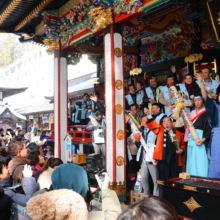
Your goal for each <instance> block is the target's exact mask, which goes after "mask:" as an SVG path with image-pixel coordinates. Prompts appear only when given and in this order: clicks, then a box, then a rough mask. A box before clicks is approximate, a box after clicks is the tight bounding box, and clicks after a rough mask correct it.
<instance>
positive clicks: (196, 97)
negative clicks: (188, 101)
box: [194, 96, 203, 100]
mask: <svg viewBox="0 0 220 220" xmlns="http://www.w3.org/2000/svg"><path fill="white" fill-rule="evenodd" d="M196 99H203V98H202V96H195V97H194V100H196Z"/></svg>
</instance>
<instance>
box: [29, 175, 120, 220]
mask: <svg viewBox="0 0 220 220" xmlns="http://www.w3.org/2000/svg"><path fill="white" fill-rule="evenodd" d="M104 175H105V178H104V180H103V181H101V180H100V179H99V177H98V176H97V175H96V179H97V181H98V184H99V187H100V188H101V190H102V211H91V212H88V211H87V206H86V203H85V200H84V198H83V197H82V196H81V195H79V194H78V193H76V192H74V191H72V190H67V189H59V190H53V191H50V192H46V193H44V194H42V195H38V196H35V197H32V198H31V199H30V200H29V201H28V203H27V211H28V214H29V216H30V217H31V218H32V219H33V220H43V219H46V217H47V219H50V220H53V219H59V220H64V219H65V220H87V219H89V220H104V219H105V220H116V219H117V217H118V216H119V215H120V214H121V212H122V210H121V206H120V203H119V200H118V197H117V195H116V193H115V192H114V191H112V190H110V189H109V188H108V186H109V176H108V174H107V173H105V174H104Z"/></svg>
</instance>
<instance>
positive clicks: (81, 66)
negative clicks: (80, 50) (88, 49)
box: [68, 55, 97, 79]
mask: <svg viewBox="0 0 220 220" xmlns="http://www.w3.org/2000/svg"><path fill="white" fill-rule="evenodd" d="M96 71H97V67H96V65H95V64H93V63H92V62H91V61H90V60H89V59H88V56H87V55H83V56H82V59H81V60H80V63H78V64H77V65H68V79H73V78H77V77H79V76H83V75H86V74H88V73H93V72H96Z"/></svg>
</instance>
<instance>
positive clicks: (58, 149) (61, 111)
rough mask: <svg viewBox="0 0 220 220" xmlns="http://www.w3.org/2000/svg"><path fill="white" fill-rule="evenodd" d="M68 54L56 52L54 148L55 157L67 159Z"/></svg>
mask: <svg viewBox="0 0 220 220" xmlns="http://www.w3.org/2000/svg"><path fill="white" fill-rule="evenodd" d="M66 57H67V52H66V51H61V50H58V51H55V53H54V148H55V153H54V154H55V155H54V156H55V157H59V158H61V159H62V160H63V161H66V158H65V142H64V138H65V136H66V133H67V126H68V124H67V120H68V115H67V109H68V106H67V105H68V103H67V96H68V85H67V78H68V77H67V59H66Z"/></svg>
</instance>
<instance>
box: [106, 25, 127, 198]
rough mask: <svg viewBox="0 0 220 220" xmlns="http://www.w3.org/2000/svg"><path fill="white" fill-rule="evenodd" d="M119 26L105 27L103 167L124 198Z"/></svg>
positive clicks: (118, 192) (123, 136)
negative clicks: (104, 142) (104, 138)
mask: <svg viewBox="0 0 220 220" xmlns="http://www.w3.org/2000/svg"><path fill="white" fill-rule="evenodd" d="M121 33H122V28H121V26H120V25H115V24H112V25H110V26H108V27H107V28H106V29H105V30H104V56H105V105H106V169H107V171H108V173H109V177H110V181H111V182H112V186H111V188H112V189H113V190H115V191H116V193H117V194H118V196H119V197H121V198H120V200H121V201H123V200H125V189H126V187H125V180H126V170H125V168H126V166H125V165H126V164H125V163H126V150H125V143H126V140H125V138H126V132H125V120H124V116H125V102H124V100H125V99H124V96H125V93H124V71H123V70H124V61H123V57H124V56H123V39H122V34H121Z"/></svg>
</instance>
